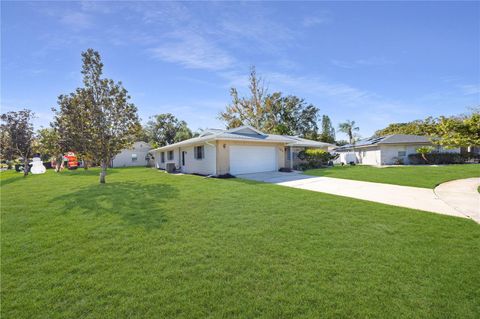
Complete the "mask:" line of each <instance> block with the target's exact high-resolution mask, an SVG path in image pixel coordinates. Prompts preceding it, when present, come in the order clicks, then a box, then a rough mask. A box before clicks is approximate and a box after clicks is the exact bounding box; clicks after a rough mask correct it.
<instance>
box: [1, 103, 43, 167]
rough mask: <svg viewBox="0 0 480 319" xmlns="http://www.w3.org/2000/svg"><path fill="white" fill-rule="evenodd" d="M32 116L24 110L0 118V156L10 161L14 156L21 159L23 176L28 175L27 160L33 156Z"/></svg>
mask: <svg viewBox="0 0 480 319" xmlns="http://www.w3.org/2000/svg"><path fill="white" fill-rule="evenodd" d="M34 116H35V115H34V113H33V112H32V111H31V110H28V109H24V110H21V111H18V112H13V111H12V112H7V113H4V114H2V115H1V117H0V118H1V120H2V124H1V126H0V131H1V132H2V139H1V142H2V145H1V148H2V155H3V154H5V155H6V157H7V159H10V160H11V159H13V157H14V156H18V157H21V158H22V159H23V164H24V170H23V176H27V175H28V158H29V157H30V156H32V154H33V141H34V138H35V134H34V131H33V124H32V120H33V119H34Z"/></svg>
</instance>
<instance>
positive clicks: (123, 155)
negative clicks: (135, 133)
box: [112, 142, 151, 167]
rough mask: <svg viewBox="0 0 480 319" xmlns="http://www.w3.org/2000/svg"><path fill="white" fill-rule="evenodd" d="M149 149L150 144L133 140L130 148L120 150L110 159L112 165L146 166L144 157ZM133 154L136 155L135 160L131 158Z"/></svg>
mask: <svg viewBox="0 0 480 319" xmlns="http://www.w3.org/2000/svg"><path fill="white" fill-rule="evenodd" d="M150 149H151V147H150V144H148V143H146V142H135V143H134V144H133V145H132V148H131V149H125V150H122V151H121V152H120V153H119V154H117V155H115V158H114V159H113V160H112V167H127V166H147V161H146V160H145V157H146V156H147V153H148V151H149V150H150ZM133 154H136V155H137V160H136V161H133V160H132V155H133Z"/></svg>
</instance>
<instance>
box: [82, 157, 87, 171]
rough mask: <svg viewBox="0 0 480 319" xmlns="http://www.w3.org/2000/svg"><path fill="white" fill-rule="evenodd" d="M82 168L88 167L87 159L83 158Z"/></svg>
mask: <svg viewBox="0 0 480 319" xmlns="http://www.w3.org/2000/svg"><path fill="white" fill-rule="evenodd" d="M83 169H84V170H87V169H88V161H87V160H85V159H84V160H83Z"/></svg>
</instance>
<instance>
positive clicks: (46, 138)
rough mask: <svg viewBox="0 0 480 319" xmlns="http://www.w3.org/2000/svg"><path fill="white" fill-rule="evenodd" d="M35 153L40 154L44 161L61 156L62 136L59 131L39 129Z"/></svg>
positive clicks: (48, 128)
mask: <svg viewBox="0 0 480 319" xmlns="http://www.w3.org/2000/svg"><path fill="white" fill-rule="evenodd" d="M34 152H35V153H40V156H41V157H42V159H43V160H44V161H45V160H49V159H50V158H51V157H56V156H57V155H58V154H59V153H60V154H61V153H62V150H61V147H60V136H59V134H58V132H57V130H55V129H54V128H50V127H47V128H42V129H39V130H38V131H37V136H36V139H35V145H34Z"/></svg>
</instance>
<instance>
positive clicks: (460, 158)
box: [408, 152, 480, 165]
mask: <svg viewBox="0 0 480 319" xmlns="http://www.w3.org/2000/svg"><path fill="white" fill-rule="evenodd" d="M408 160H409V162H410V164H413V165H418V164H436V165H438V164H464V163H467V162H470V161H479V160H480V155H479V154H473V153H464V154H460V153H445V152H443V153H440V152H432V153H427V154H422V153H415V154H410V155H408Z"/></svg>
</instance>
